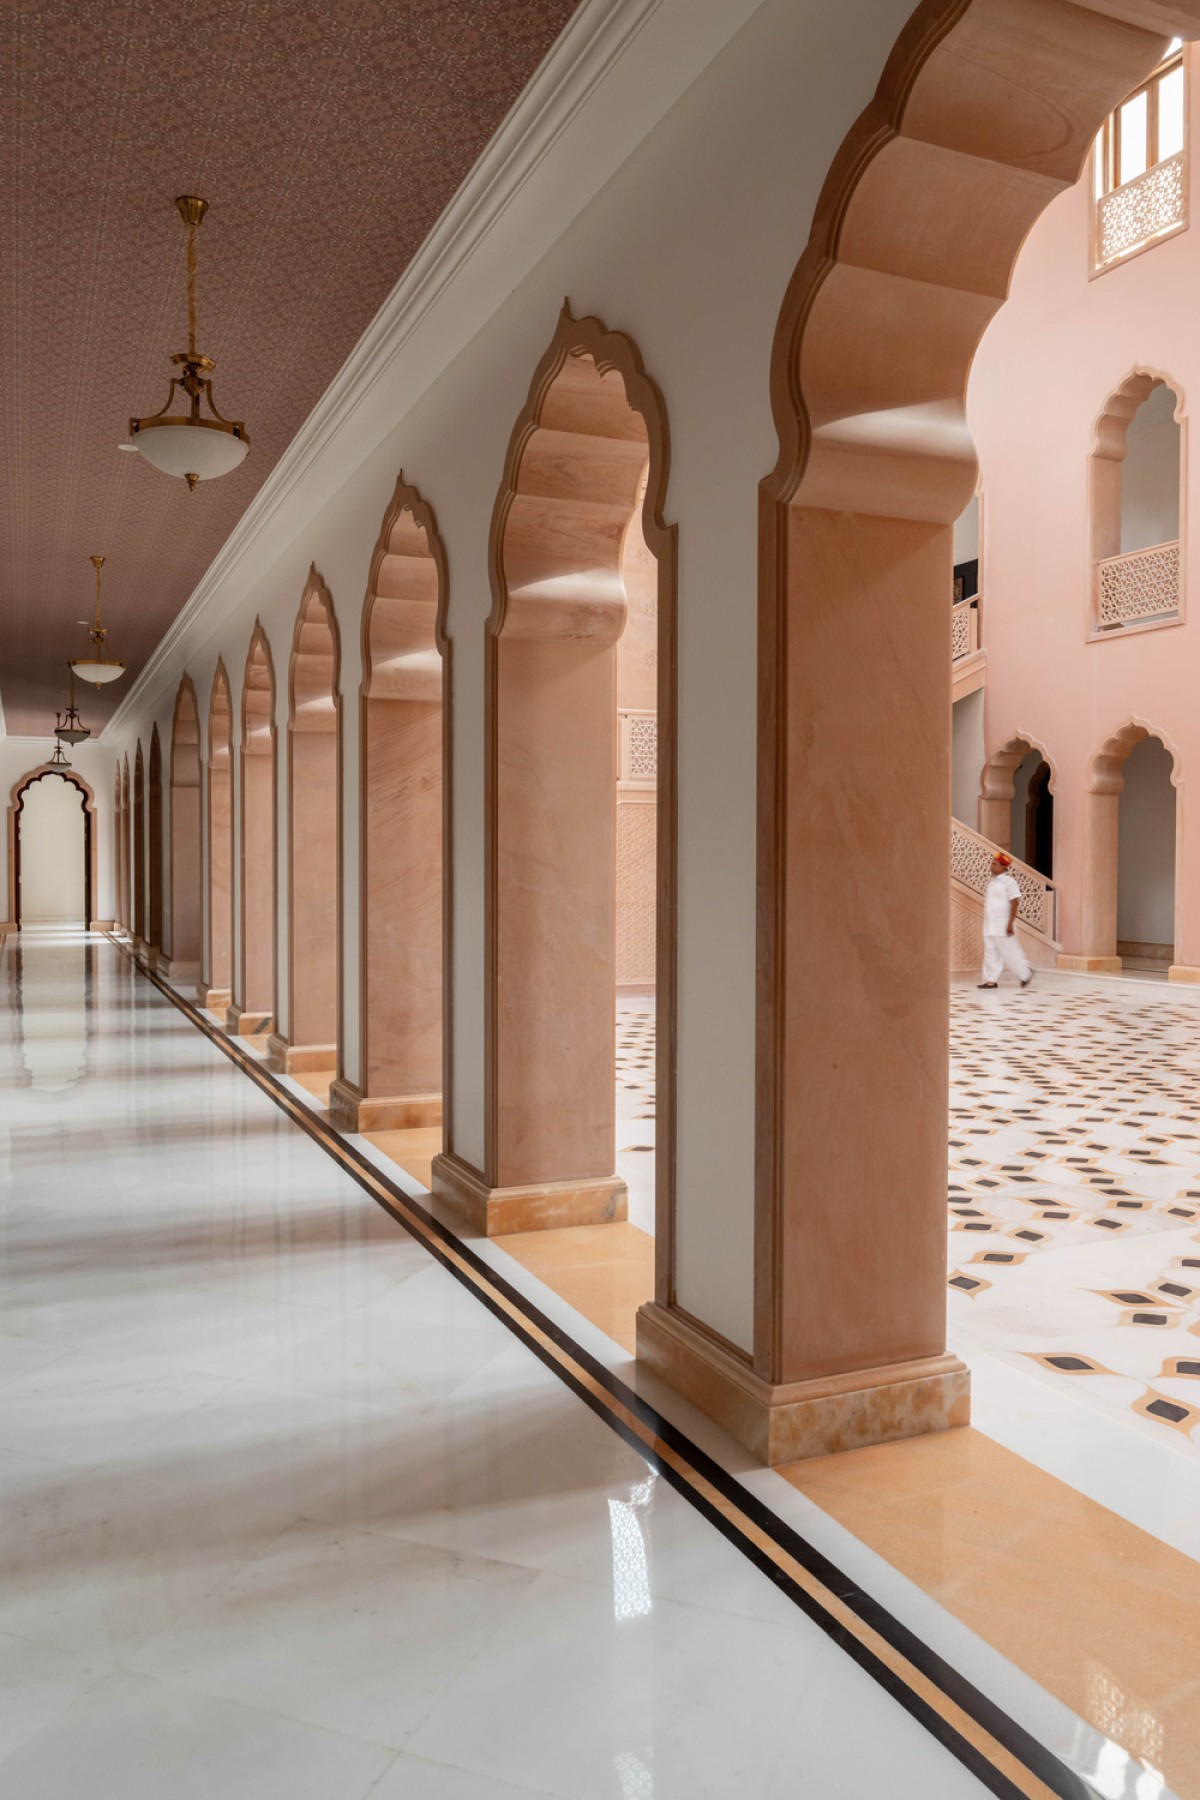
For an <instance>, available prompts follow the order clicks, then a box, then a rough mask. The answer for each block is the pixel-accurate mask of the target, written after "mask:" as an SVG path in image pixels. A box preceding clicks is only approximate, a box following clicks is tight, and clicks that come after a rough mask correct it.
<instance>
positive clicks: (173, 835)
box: [165, 675, 202, 984]
mask: <svg viewBox="0 0 1200 1800" xmlns="http://www.w3.org/2000/svg"><path fill="white" fill-rule="evenodd" d="M168 806H169V819H170V827H169V829H170V845H171V849H170V857H171V898H170V919H169V923H170V932H169V942H168V943H167V945H166V946H165V948H166V951H167V956H166V964H165V966H166V969H167V972H168V974H169V975H170V976H171V978H172V980H173V981H175V982H176V983H177V984H182V983H184V982H187V981H198V980H199V978H200V912H201V908H200V871H201V864H202V859H201V854H200V826H201V821H200V711H199V708H198V706H197V704H196V690H195V688H194V687H193V685H192V679H191V676H190V675H185V676H184V677H183V679H182V681H181V682H180V683H179V689H178V692H177V693H176V695H175V714H174V717H173V719H172V721H171V782H170V792H169V796H168Z"/></svg>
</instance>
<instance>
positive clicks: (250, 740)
mask: <svg viewBox="0 0 1200 1800" xmlns="http://www.w3.org/2000/svg"><path fill="white" fill-rule="evenodd" d="M241 729H242V754H243V755H254V754H255V753H256V751H259V752H260V753H268V754H269V752H270V745H271V737H272V734H273V733H274V730H275V659H274V658H273V657H272V655H271V641H270V639H269V638H268V636H267V634H266V632H265V631H264V630H263V624H262V620H261V619H260V618H257V617H256V618H255V620H254V630H253V631H252V632H251V633H250V644H249V648H248V649H247V651H246V662H245V667H244V669H243V671H242V711H241ZM260 738H261V739H262V740H263V741H262V743H261V745H260V744H259V739H260Z"/></svg>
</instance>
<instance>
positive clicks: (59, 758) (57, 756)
mask: <svg viewBox="0 0 1200 1800" xmlns="http://www.w3.org/2000/svg"><path fill="white" fill-rule="evenodd" d="M47 766H48V767H49V768H51V769H69V768H70V767H71V765H70V763H69V762H68V761H67V753H66V751H65V750H64V749H63V747H62V744H61V742H60V741H59V739H58V738H55V740H54V755H53V756H52V757H51V758H50V761H49V764H48V765H47Z"/></svg>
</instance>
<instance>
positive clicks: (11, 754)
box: [0, 737, 117, 920]
mask: <svg viewBox="0 0 1200 1800" xmlns="http://www.w3.org/2000/svg"><path fill="white" fill-rule="evenodd" d="M53 748H54V745H53V741H52V740H51V739H47V738H30V737H5V738H0V800H2V801H3V803H4V805H5V806H6V807H8V806H10V804H11V795H12V790H13V788H14V786H16V784H17V783H18V782H19V781H20V780H21V779H22V777H24V776H25V775H27V774H28V773H29V772H30V770H31V769H37V768H40V767H41V765H42V764H43V763H45V762H48V761H49V760H50V757H51V755H52V753H53ZM70 756H71V766H72V768H73V769H74V771H75V773H76V774H77V775H79V776H80V777H81V778H82V779H83V780H84V781H85V782H86V783H87V785H88V786H89V787H90V788H91V790H92V794H93V796H94V799H95V808H96V811H95V818H94V824H93V830H94V831H95V834H96V861H97V888H98V892H97V893H95V894H93V896H92V906H93V909H94V916H95V917H96V918H98V919H111V918H112V917H113V842H112V837H113V777H114V775H115V773H116V767H117V758H116V752H115V749H114V748H113V746H112V745H111V744H102V743H87V744H76V745H75V747H74V748H73V749H72V750H71V752H70ZM8 908H9V869H8V830H7V827H6V829H5V830H4V831H3V832H2V833H0V913H2V916H3V918H4V919H5V920H10V919H11V916H12V915H11V913H10V912H9V910H8Z"/></svg>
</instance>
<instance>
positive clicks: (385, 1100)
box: [329, 476, 447, 1154]
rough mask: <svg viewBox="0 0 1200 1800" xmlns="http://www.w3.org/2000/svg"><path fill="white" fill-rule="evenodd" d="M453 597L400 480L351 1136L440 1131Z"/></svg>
mask: <svg viewBox="0 0 1200 1800" xmlns="http://www.w3.org/2000/svg"><path fill="white" fill-rule="evenodd" d="M446 600H447V577H446V553H445V550H444V548H443V546H442V541H441V538H440V536H439V535H438V530H437V523H436V521H435V519H434V515H433V511H432V508H431V507H429V506H428V505H427V504H426V502H425V501H424V500H423V499H422V498H421V495H420V493H419V492H418V490H417V489H416V488H414V487H410V486H408V485H407V484H406V483H405V481H404V478H403V476H401V477H400V479H399V480H398V482H397V484H396V490H395V493H394V494H393V495H392V500H391V504H390V505H389V507H388V511H387V514H386V516H385V518H384V521H383V528H382V530H381V532H380V535H379V540H378V542H377V543H376V546H375V553H374V555H373V556H372V558H371V572H370V577H369V580H368V585H367V600H366V605H365V607H364V609H363V622H362V666H363V678H362V686H361V688H360V690H359V709H360V710H359V731H360V745H361V761H360V775H359V782H360V813H359V817H360V829H359V896H360V901H359V918H360V925H361V929H360V938H359V1004H358V1021H359V1025H358V1030H359V1041H358V1081H357V1083H355V1082H351V1081H349V1080H347V1078H346V1076H345V1073H344V1071H343V1072H342V1073H340V1074H339V1076H338V1079H337V1080H336V1081H335V1082H334V1083H333V1085H332V1087H331V1089H330V1096H329V1099H330V1110H331V1112H332V1115H333V1118H334V1121H335V1123H336V1124H337V1125H338V1126H339V1127H340V1128H341V1129H342V1130H344V1131H368V1130H376V1131H379V1130H397V1129H399V1130H409V1129H419V1128H428V1127H433V1126H439V1125H440V1124H441V1122H442V1085H443V1045H442V1004H443V969H442V938H443V930H444V924H443V868H442V864H443V848H442V846H443V835H444V834H443V763H444V758H445V749H444V730H445V725H444V714H445V685H446V684H445V672H444V663H445V655H446V648H447V646H446V637H445V621H446ZM343 1055H344V1047H343ZM435 1147H436V1144H435ZM427 1154H428V1152H427Z"/></svg>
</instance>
